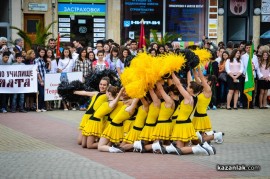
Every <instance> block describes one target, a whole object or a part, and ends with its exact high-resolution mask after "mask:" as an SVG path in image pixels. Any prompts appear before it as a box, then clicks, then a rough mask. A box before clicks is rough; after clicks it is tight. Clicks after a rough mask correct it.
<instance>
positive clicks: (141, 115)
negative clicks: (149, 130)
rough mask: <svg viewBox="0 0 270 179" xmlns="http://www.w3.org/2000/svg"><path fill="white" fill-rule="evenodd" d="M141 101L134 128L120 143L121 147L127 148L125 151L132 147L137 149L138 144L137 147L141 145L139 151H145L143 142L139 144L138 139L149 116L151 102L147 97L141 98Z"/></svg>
mask: <svg viewBox="0 0 270 179" xmlns="http://www.w3.org/2000/svg"><path fill="white" fill-rule="evenodd" d="M140 101H141V102H142V105H141V106H140V107H139V108H138V113H137V115H136V119H135V121H134V125H133V127H132V129H131V130H130V131H129V132H128V134H127V135H126V136H125V138H124V141H123V142H122V143H121V145H120V147H122V148H123V149H125V151H127V150H130V149H132V148H134V149H135V148H136V145H137V147H139V151H140V152H144V150H143V148H142V144H141V143H138V144H137V143H136V141H137V140H138V138H139V136H140V133H141V131H142V129H143V126H144V123H145V119H146V117H147V113H148V110H149V103H148V101H147V100H146V99H145V98H141V99H140ZM133 146H134V147H133Z"/></svg>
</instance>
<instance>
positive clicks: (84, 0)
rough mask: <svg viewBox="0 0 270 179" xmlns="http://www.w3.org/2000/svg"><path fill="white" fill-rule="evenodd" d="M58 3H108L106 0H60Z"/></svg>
mask: <svg viewBox="0 0 270 179" xmlns="http://www.w3.org/2000/svg"><path fill="white" fill-rule="evenodd" d="M58 2H69V3H106V0H58Z"/></svg>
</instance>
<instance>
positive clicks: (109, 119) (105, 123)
mask: <svg viewBox="0 0 270 179" xmlns="http://www.w3.org/2000/svg"><path fill="white" fill-rule="evenodd" d="M123 105H124V102H123V101H118V103H117V105H116V107H115V108H114V110H113V111H112V112H111V113H110V114H109V115H107V116H106V118H104V120H103V129H102V133H103V131H104V130H105V129H106V128H107V127H108V126H109V124H110V123H111V122H112V119H113V118H114V117H115V116H116V114H117V113H118V112H119V111H120V109H121V108H122V107H123Z"/></svg>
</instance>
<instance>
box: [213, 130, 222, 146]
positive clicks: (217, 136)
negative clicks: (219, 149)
mask: <svg viewBox="0 0 270 179" xmlns="http://www.w3.org/2000/svg"><path fill="white" fill-rule="evenodd" d="M214 140H215V142H216V143H218V144H222V143H223V133H222V132H217V133H214Z"/></svg>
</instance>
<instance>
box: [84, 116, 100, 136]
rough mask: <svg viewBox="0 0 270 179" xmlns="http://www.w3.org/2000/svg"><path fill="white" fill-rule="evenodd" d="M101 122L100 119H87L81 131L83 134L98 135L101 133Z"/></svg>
mask: <svg viewBox="0 0 270 179" xmlns="http://www.w3.org/2000/svg"><path fill="white" fill-rule="evenodd" d="M102 129H103V122H102V121H94V120H89V121H88V123H87V127H85V128H84V129H83V131H82V134H83V135H84V136H90V135H92V136H97V137H100V136H101V134H102Z"/></svg>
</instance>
